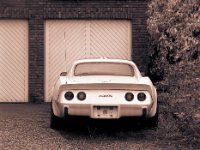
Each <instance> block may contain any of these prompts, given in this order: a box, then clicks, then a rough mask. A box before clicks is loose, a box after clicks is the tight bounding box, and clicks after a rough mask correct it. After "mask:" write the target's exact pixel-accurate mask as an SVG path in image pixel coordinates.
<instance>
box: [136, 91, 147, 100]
mask: <svg viewBox="0 0 200 150" xmlns="http://www.w3.org/2000/svg"><path fill="white" fill-rule="evenodd" d="M146 97H147V96H146V94H145V93H142V92H141V93H138V95H137V98H138V100H139V101H144V100H145V99H146Z"/></svg>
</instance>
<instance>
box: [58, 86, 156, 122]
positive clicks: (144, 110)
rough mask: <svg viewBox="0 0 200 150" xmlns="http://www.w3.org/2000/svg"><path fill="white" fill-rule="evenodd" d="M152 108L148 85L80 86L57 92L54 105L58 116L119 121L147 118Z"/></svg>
mask: <svg viewBox="0 0 200 150" xmlns="http://www.w3.org/2000/svg"><path fill="white" fill-rule="evenodd" d="M154 104H155V99H154V98H153V97H152V92H151V89H150V87H149V86H148V85H138V84H137V85H136V84H117V85H116V84H85V85H84V84H80V85H66V86H62V87H61V88H60V94H59V96H58V99H57V100H56V101H55V105H56V107H57V110H59V111H57V115H58V116H59V117H64V116H88V117H90V118H94V119H118V118H121V117H131V116H145V117H149V116H150V111H151V109H152V107H153V105H154Z"/></svg>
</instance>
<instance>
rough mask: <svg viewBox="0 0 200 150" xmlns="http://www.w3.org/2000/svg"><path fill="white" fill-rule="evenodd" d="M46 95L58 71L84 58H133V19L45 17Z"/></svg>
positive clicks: (49, 91) (47, 98)
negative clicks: (51, 18)
mask: <svg viewBox="0 0 200 150" xmlns="http://www.w3.org/2000/svg"><path fill="white" fill-rule="evenodd" d="M45 31H46V33H45V34H46V35H45V37H46V43H45V46H46V48H45V49H46V54H45V57H46V65H45V66H46V71H45V99H46V100H47V101H49V100H50V95H51V90H52V87H53V85H54V84H55V81H56V79H57V78H58V75H59V74H60V73H61V72H62V71H68V70H69V68H70V67H71V65H72V63H73V62H74V61H75V60H77V59H81V58H104V57H106V58H121V59H130V58H131V41H132V40H131V22H130V21H125V20H123V21H120V20H112V21H108V20H92V21H88V20H67V21H61V20H49V21H46V30H45Z"/></svg>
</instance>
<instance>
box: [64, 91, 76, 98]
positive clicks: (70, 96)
mask: <svg viewBox="0 0 200 150" xmlns="http://www.w3.org/2000/svg"><path fill="white" fill-rule="evenodd" d="M65 98H66V99H67V100H72V99H73V98H74V94H73V93H72V92H66V93H65Z"/></svg>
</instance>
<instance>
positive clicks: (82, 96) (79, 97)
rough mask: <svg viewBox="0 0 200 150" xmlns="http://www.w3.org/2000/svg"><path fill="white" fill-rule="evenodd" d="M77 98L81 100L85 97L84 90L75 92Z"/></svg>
mask: <svg viewBox="0 0 200 150" xmlns="http://www.w3.org/2000/svg"><path fill="white" fill-rule="evenodd" d="M77 98H78V99H79V100H81V101H83V100H85V99H86V94H85V92H79V93H78V94H77Z"/></svg>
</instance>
